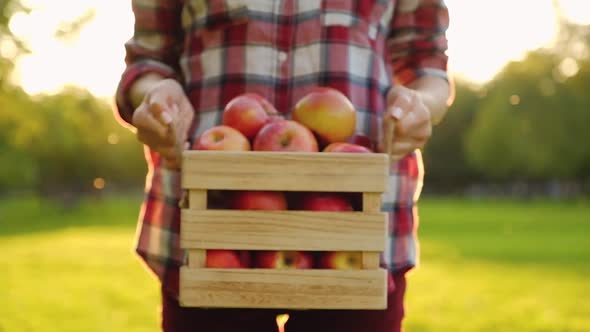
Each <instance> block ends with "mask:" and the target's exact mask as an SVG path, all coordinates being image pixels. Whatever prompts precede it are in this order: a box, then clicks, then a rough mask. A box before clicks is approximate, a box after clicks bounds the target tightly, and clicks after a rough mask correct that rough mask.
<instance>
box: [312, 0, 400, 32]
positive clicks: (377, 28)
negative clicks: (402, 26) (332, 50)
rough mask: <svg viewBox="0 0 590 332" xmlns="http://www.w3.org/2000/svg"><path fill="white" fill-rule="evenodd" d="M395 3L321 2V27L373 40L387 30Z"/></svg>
mask: <svg viewBox="0 0 590 332" xmlns="http://www.w3.org/2000/svg"><path fill="white" fill-rule="evenodd" d="M394 5H395V1H387V2H384V1H377V0H364V1H360V0H359V1H353V0H323V1H322V9H321V25H322V26H323V27H324V29H328V30H333V31H334V30H338V29H340V30H341V31H346V30H348V31H351V32H354V33H356V34H365V35H366V37H367V38H368V39H369V40H375V39H376V38H377V36H378V33H379V32H384V31H386V30H387V25H388V24H389V20H391V17H392V13H393V9H394Z"/></svg>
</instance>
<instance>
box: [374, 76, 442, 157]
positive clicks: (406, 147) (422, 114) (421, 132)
mask: <svg viewBox="0 0 590 332" xmlns="http://www.w3.org/2000/svg"><path fill="white" fill-rule="evenodd" d="M386 102H387V106H386V109H385V112H384V113H383V119H382V120H383V124H384V129H383V130H384V138H383V139H384V140H388V139H391V141H390V142H383V143H382V144H383V147H382V151H383V152H386V153H387V152H389V153H390V155H391V156H392V158H393V159H394V160H398V159H401V158H403V157H404V156H405V155H407V154H408V153H411V152H412V151H414V150H416V149H421V148H423V147H424V145H425V144H426V142H427V141H428V139H429V138H430V136H431V135H432V121H431V114H430V111H429V110H428V107H427V106H426V103H425V101H424V96H423V95H422V94H421V93H420V92H418V91H416V90H412V89H409V88H407V87H404V86H401V85H397V86H394V87H393V88H391V90H389V93H388V94H387V101H386ZM388 125H393V127H394V128H393V129H394V135H393V138H391V137H389V136H388V135H387V131H390V130H391V129H389V128H388ZM388 148H389V151H386V150H387V149H388Z"/></svg>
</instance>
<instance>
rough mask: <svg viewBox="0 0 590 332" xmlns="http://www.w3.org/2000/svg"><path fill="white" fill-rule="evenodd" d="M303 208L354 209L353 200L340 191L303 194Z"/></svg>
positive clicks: (300, 203) (319, 209)
mask: <svg viewBox="0 0 590 332" xmlns="http://www.w3.org/2000/svg"><path fill="white" fill-rule="evenodd" d="M298 205H299V207H300V209H301V210H309V211H353V207H352V204H351V202H350V201H349V200H348V197H347V196H346V195H345V194H340V193H321V192H314V193H306V194H304V195H301V202H299V204H298Z"/></svg>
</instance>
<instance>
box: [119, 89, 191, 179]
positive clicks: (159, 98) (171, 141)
mask: <svg viewBox="0 0 590 332" xmlns="http://www.w3.org/2000/svg"><path fill="white" fill-rule="evenodd" d="M193 118H194V109H193V107H192V105H191V103H190V101H189V100H188V98H187V96H186V94H185V93H184V90H183V89H182V86H181V85H180V83H178V82H177V81H175V80H172V79H162V80H158V81H154V82H153V84H152V85H150V87H149V88H148V89H146V91H145V94H144V96H143V100H142V102H141V103H140V104H139V106H138V107H137V108H136V109H135V112H134V113H133V118H132V120H131V123H132V124H133V126H135V128H137V133H136V134H137V138H138V139H139V140H140V141H141V142H142V143H144V144H145V145H147V146H149V147H150V149H152V150H153V151H155V152H157V153H159V154H160V155H161V156H162V158H163V161H164V167H167V168H171V169H179V168H180V164H181V156H182V150H184V149H186V148H187V147H186V145H187V144H188V142H187V138H188V130H189V128H190V126H191V124H192V121H193Z"/></svg>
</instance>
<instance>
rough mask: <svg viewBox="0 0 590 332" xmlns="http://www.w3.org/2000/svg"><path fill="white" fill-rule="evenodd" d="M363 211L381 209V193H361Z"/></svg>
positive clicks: (377, 210)
mask: <svg viewBox="0 0 590 332" xmlns="http://www.w3.org/2000/svg"><path fill="white" fill-rule="evenodd" d="M363 211H364V212H379V211H381V193H363Z"/></svg>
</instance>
